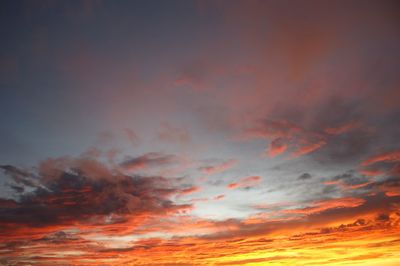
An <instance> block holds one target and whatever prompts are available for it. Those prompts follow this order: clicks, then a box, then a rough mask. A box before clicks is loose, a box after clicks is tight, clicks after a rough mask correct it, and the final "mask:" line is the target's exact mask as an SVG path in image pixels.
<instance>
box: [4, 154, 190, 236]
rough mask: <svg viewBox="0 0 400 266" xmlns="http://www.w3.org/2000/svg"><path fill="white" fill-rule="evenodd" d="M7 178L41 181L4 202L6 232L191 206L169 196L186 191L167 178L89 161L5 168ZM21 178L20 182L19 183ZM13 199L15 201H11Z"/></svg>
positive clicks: (28, 184) (163, 211) (169, 211)
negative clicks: (129, 172) (31, 170)
mask: <svg viewBox="0 0 400 266" xmlns="http://www.w3.org/2000/svg"><path fill="white" fill-rule="evenodd" d="M3 169H6V170H5V173H6V174H7V175H11V176H14V175H15V173H23V174H24V175H25V176H27V175H29V176H30V177H31V178H34V177H35V178H36V179H37V183H35V184H33V183H23V185H24V186H29V187H31V189H30V192H26V193H24V192H23V191H20V192H19V193H18V194H17V196H18V197H17V199H15V200H12V201H11V200H8V202H9V203H8V204H6V205H4V204H2V207H1V209H0V212H1V217H2V219H1V224H2V227H3V230H2V231H4V230H11V232H12V230H15V229H12V228H18V227H20V226H32V227H43V226H50V225H58V226H62V225H64V226H68V225H74V224H75V225H76V224H80V223H81V224H92V223H93V222H94V221H95V222H94V223H96V224H99V225H101V224H103V225H106V224H108V223H109V222H107V219H106V217H109V216H110V215H116V216H121V217H123V216H126V217H132V216H133V217H135V216H136V217H140V216H141V217H146V216H152V215H155V216H157V215H166V214H168V213H176V212H179V211H184V210H185V209H188V208H190V205H184V204H183V205H179V204H175V203H174V202H172V201H171V200H170V199H169V197H170V196H172V195H174V194H177V193H181V192H182V190H181V188H180V187H179V186H177V184H174V183H173V181H172V180H170V179H166V178H163V177H141V176H128V175H124V174H122V173H120V172H119V171H118V170H116V169H112V168H109V167H107V166H106V165H103V164H102V163H100V162H98V161H95V160H93V159H88V158H80V159H68V160H67V159H62V160H61V159H58V160H57V159H55V160H50V161H45V162H43V163H42V165H41V166H40V167H39V168H38V169H39V171H38V172H34V173H26V172H22V171H21V170H18V169H17V168H15V167H11V166H6V167H3ZM18 180H19V179H16V182H18ZM10 201H11V202H10Z"/></svg>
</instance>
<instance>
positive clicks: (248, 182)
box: [227, 176, 262, 189]
mask: <svg viewBox="0 0 400 266" xmlns="http://www.w3.org/2000/svg"><path fill="white" fill-rule="evenodd" d="M261 180H262V178H261V176H246V177H242V178H240V179H239V181H238V182H233V183H230V184H228V186H227V187H228V188H231V189H234V188H251V187H255V186H257V185H258V184H260V182H261Z"/></svg>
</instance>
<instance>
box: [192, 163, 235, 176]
mask: <svg viewBox="0 0 400 266" xmlns="http://www.w3.org/2000/svg"><path fill="white" fill-rule="evenodd" d="M237 163H238V161H237V160H234V159H230V160H228V161H225V162H222V163H220V164H215V165H209V166H202V167H200V168H199V170H200V171H201V172H203V173H204V174H208V175H212V174H216V173H221V172H224V171H226V170H228V169H230V168H232V167H233V166H235V165H236V164H237Z"/></svg>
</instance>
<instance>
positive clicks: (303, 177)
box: [297, 173, 312, 180]
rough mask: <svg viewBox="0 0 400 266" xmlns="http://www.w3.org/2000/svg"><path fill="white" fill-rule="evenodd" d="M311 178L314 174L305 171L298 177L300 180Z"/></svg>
mask: <svg viewBox="0 0 400 266" xmlns="http://www.w3.org/2000/svg"><path fill="white" fill-rule="evenodd" d="M311 178H312V176H311V175H310V174H309V173H303V174H302V175H300V176H299V177H298V178H297V179H298V180H307V179H311Z"/></svg>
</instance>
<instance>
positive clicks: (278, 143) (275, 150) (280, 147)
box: [267, 138, 288, 157]
mask: <svg viewBox="0 0 400 266" xmlns="http://www.w3.org/2000/svg"><path fill="white" fill-rule="evenodd" d="M287 147H288V146H287V144H286V143H285V141H284V140H283V139H282V138H277V139H274V140H273V141H271V143H270V144H269V147H268V151H267V153H268V155H269V156H270V157H275V156H277V155H279V154H281V153H284V152H285V151H286V149H287Z"/></svg>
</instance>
